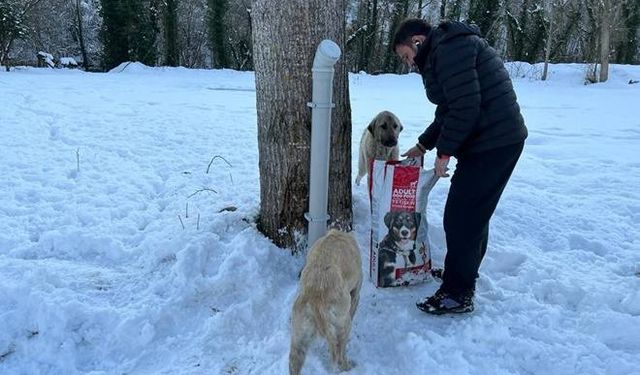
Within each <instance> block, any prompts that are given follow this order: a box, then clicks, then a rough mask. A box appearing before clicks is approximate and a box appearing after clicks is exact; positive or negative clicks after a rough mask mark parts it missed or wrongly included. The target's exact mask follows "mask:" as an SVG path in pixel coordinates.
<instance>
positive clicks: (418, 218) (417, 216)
mask: <svg viewBox="0 0 640 375" xmlns="http://www.w3.org/2000/svg"><path fill="white" fill-rule="evenodd" d="M414 215H415V218H416V227H420V220H421V219H422V214H420V212H414Z"/></svg>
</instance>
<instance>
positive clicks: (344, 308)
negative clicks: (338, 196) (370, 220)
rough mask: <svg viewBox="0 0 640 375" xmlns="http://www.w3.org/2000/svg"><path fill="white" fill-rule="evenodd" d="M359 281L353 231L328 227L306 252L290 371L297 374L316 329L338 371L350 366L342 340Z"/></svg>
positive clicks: (355, 304) (295, 309) (294, 314)
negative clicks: (325, 343) (325, 342)
mask: <svg viewBox="0 0 640 375" xmlns="http://www.w3.org/2000/svg"><path fill="white" fill-rule="evenodd" d="M361 286H362V261H361V259H360V249H359V248H358V244H357V243H356V241H355V239H354V238H353V236H352V235H350V234H348V233H345V232H341V231H338V230H330V231H329V233H327V234H326V235H325V236H324V237H322V238H320V239H319V240H318V241H317V242H316V243H315V244H314V245H313V247H312V248H311V250H310V251H309V254H308V255H307V263H306V265H305V266H304V269H303V270H302V275H301V277H300V288H299V290H298V295H297V297H296V301H295V303H294V304H293V311H292V314H291V321H292V331H291V350H290V352H289V374H290V375H299V374H300V370H301V369H302V365H303V364H304V359H305V356H306V352H307V349H308V347H309V344H310V343H311V341H312V340H313V338H314V337H315V336H316V334H319V335H320V336H322V337H324V338H325V339H326V340H327V343H328V344H329V352H330V353H331V359H332V361H333V363H334V364H337V366H338V368H339V369H340V370H341V371H348V370H349V369H351V368H352V367H353V365H352V364H351V362H350V361H349V360H348V359H347V357H346V353H345V351H346V345H347V339H348V338H349V333H350V331H351V322H352V320H353V315H354V314H355V312H356V308H357V307H358V300H359V298H360V287H361Z"/></svg>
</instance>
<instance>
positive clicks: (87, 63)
mask: <svg viewBox="0 0 640 375" xmlns="http://www.w3.org/2000/svg"><path fill="white" fill-rule="evenodd" d="M76 18H77V20H78V42H80V53H82V65H84V70H87V69H88V68H89V66H90V65H91V62H90V61H89V55H88V54H87V47H86V45H85V43H84V29H83V26H82V10H81V9H80V0H76Z"/></svg>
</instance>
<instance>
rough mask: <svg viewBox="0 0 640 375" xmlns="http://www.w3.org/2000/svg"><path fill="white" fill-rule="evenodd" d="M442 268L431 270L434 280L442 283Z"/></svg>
mask: <svg viewBox="0 0 640 375" xmlns="http://www.w3.org/2000/svg"><path fill="white" fill-rule="evenodd" d="M442 271H443V270H442V268H432V269H431V277H433V278H434V279H437V280H440V281H442Z"/></svg>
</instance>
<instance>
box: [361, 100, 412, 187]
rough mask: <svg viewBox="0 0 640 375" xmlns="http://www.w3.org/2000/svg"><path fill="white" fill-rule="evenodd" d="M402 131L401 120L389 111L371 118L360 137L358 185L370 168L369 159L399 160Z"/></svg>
mask: <svg viewBox="0 0 640 375" xmlns="http://www.w3.org/2000/svg"><path fill="white" fill-rule="evenodd" d="M401 131H402V124H401V123H400V120H398V118H397V117H396V115H394V114H393V113H391V112H389V111H382V112H380V113H378V114H377V115H376V117H374V118H373V120H371V123H369V126H367V128H366V129H365V130H364V132H363V133H362V138H361V139H360V156H359V158H358V177H357V178H356V185H360V180H362V177H364V176H365V175H366V174H368V173H371V171H370V170H369V168H370V165H369V160H371V159H374V160H398V159H399V158H400V150H399V148H398V135H400V132H401Z"/></svg>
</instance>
